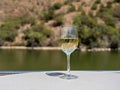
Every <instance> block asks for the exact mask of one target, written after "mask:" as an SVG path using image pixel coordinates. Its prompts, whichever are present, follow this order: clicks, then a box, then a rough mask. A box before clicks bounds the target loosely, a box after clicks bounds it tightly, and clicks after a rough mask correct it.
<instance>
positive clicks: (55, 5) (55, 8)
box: [52, 3, 62, 10]
mask: <svg viewBox="0 0 120 90" xmlns="http://www.w3.org/2000/svg"><path fill="white" fill-rule="evenodd" d="M61 6H62V4H61V3H55V4H54V5H53V7H52V8H53V9H54V10H57V9H60V8H61Z"/></svg>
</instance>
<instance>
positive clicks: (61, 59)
mask: <svg viewBox="0 0 120 90" xmlns="http://www.w3.org/2000/svg"><path fill="white" fill-rule="evenodd" d="M66 61H67V60H66V55H65V54H64V53H63V52H62V51H60V50H13V49H11V50H10V49H7V50H3V49H0V70H23V71H24V70H25V71H26V70H66ZM71 70H120V51H110V52H108V51H104V52H103V51H99V52H80V51H78V50H76V51H75V52H74V53H72V54H71Z"/></svg>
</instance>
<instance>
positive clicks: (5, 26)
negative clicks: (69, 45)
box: [0, 0, 120, 70]
mask: <svg viewBox="0 0 120 90" xmlns="http://www.w3.org/2000/svg"><path fill="white" fill-rule="evenodd" d="M62 25H75V26H77V30H78V37H79V46H78V47H79V50H77V51H76V52H75V53H74V54H73V56H71V59H74V60H71V62H72V63H71V65H72V66H71V67H72V69H74V70H80V69H82V70H119V69H120V64H119V63H120V60H119V58H120V55H119V54H120V52H119V51H110V52H108V51H104V52H103V51H100V52H95V51H93V52H80V50H81V49H84V50H88V49H93V48H103V49H109V48H110V49H112V50H118V49H119V47H120V0H0V46H7V47H10V46H25V47H51V48H52V47H58V46H59V42H58V41H59V33H60V26H62ZM56 53H57V54H56ZM52 56H53V57H52ZM63 56H64V54H62V53H61V51H58V50H52V51H48V50H46V51H41V50H3V49H0V70H64V69H66V58H65V56H64V57H63ZM46 57H48V58H46ZM86 57H88V58H86ZM63 59H65V60H63ZM76 59H78V60H76ZM35 60H36V61H35ZM37 60H38V61H37ZM49 60H50V61H49ZM82 60H83V61H82ZM75 61H76V62H75ZM26 62H27V63H26ZM50 62H51V63H52V64H51V63H50ZM33 64H34V65H33ZM50 65H52V66H50Z"/></svg>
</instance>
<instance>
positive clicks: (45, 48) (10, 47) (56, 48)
mask: <svg viewBox="0 0 120 90" xmlns="http://www.w3.org/2000/svg"><path fill="white" fill-rule="evenodd" d="M0 49H33V50H60V47H25V46H1V47H0Z"/></svg>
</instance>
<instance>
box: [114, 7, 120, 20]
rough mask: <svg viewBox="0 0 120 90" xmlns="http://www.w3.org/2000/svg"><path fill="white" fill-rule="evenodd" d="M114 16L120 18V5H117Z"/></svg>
mask: <svg viewBox="0 0 120 90" xmlns="http://www.w3.org/2000/svg"><path fill="white" fill-rule="evenodd" d="M113 16H114V17H116V18H119V19H120V6H117V7H115V9H114V11H113Z"/></svg>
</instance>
